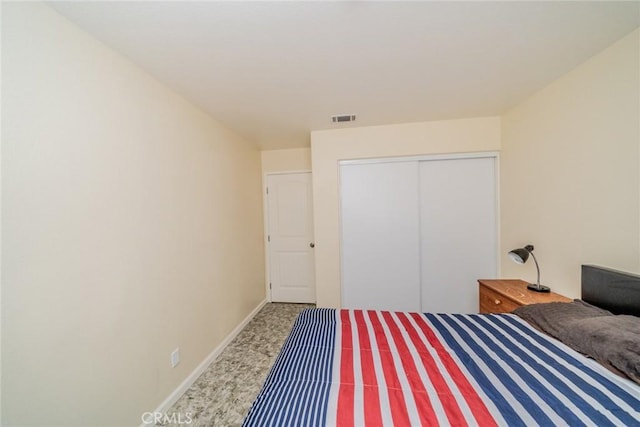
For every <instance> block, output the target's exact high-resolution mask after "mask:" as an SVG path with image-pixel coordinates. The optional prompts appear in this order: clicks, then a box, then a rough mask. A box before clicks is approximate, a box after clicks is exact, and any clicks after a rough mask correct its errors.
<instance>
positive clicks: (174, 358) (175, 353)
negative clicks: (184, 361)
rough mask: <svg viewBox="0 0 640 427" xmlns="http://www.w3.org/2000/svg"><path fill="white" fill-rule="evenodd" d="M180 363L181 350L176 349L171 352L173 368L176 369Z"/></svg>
mask: <svg viewBox="0 0 640 427" xmlns="http://www.w3.org/2000/svg"><path fill="white" fill-rule="evenodd" d="M178 363H180V348H176V349H175V350H173V351H172V352H171V367H172V368H175V367H176V366H178Z"/></svg>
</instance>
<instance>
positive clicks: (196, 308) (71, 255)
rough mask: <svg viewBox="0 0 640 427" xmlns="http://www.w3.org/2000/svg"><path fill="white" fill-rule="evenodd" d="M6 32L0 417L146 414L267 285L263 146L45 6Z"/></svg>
mask: <svg viewBox="0 0 640 427" xmlns="http://www.w3.org/2000/svg"><path fill="white" fill-rule="evenodd" d="M2 31H3V45H2V55H3V61H2V66H3V69H2V79H3V80H2V86H3V94H2V95H3V96H2V114H3V128H2V151H3V158H2V162H3V163H2V173H3V176H2V178H3V180H2V196H3V206H2V229H3V236H2V265H3V271H2V314H3V319H2V350H3V358H2V371H3V378H2V389H3V393H2V397H3V402H2V415H3V419H2V424H3V425H38V426H42V425H82V426H86V425H95V424H101V425H118V426H123V425H139V424H140V423H141V419H140V416H141V413H142V412H143V411H150V410H153V409H155V408H156V407H157V406H158V405H159V404H160V403H161V402H162V401H163V400H164V399H165V398H166V397H167V396H168V395H169V393H171V392H172V391H173V390H174V389H175V388H176V387H177V386H178V385H179V384H180V383H181V382H182V381H183V380H184V379H185V378H186V377H187V375H188V374H189V373H190V372H191V371H192V370H193V369H194V368H195V367H196V366H197V365H198V364H199V363H200V362H201V361H203V360H204V358H205V357H206V356H207V355H208V354H209V353H210V352H211V351H212V350H213V349H214V348H215V347H216V346H217V345H218V344H219V343H220V342H221V341H222V340H223V338H224V337H225V336H227V335H228V334H229V332H230V331H232V330H233V329H234V328H235V327H236V326H237V325H238V324H239V323H240V322H241V321H242V320H243V319H244V318H245V317H246V316H247V315H248V314H249V313H250V312H251V311H252V310H253V309H254V308H255V307H256V306H257V305H258V304H259V303H260V302H261V301H262V300H264V298H265V290H264V284H263V283H264V261H263V260H264V253H263V246H262V235H263V230H262V209H261V195H260V193H261V191H260V170H261V168H260V153H259V152H258V151H257V150H256V149H255V148H254V147H253V146H252V145H250V144H249V143H247V142H246V141H244V140H242V139H241V138H239V137H238V136H237V135H236V134H234V133H232V132H231V131H229V130H227V129H225V128H224V127H222V126H221V125H219V124H218V123H217V122H215V121H213V120H212V119H211V118H210V117H209V116H207V115H205V114H204V113H203V112H201V111H200V110H198V109H196V108H195V107H193V106H192V105H191V104H189V103H187V102H186V101H185V100H184V99H182V98H180V97H179V96H177V95H176V94H175V93H173V92H171V91H170V90H168V89H167V88H166V87H165V86H163V85H161V84H160V83H158V82H157V81H156V80H154V79H153V78H151V77H150V76H149V75H148V74H146V73H144V72H142V71H141V70H140V69H139V68H137V67H136V66H134V65H133V64H131V63H130V62H129V61H127V60H125V59H124V58H123V57H121V56H120V55H118V54H116V53H114V52H113V51H111V50H110V49H108V48H106V47H105V46H104V45H102V44H100V43H99V42H97V41H96V40H95V39H93V38H91V37H89V36H88V35H86V34H85V33H84V32H82V31H80V30H79V29H78V28H77V27H75V26H74V25H72V24H70V23H69V22H68V21H66V20H65V19H64V18H62V17H61V16H59V15H58V14H56V13H55V12H53V11H52V10H51V9H49V8H48V7H47V6H45V5H42V4H39V3H4V4H3V13H2ZM176 347H180V351H181V356H182V361H181V363H180V364H179V365H178V366H177V367H176V368H175V369H172V368H171V366H170V363H169V354H170V352H171V351H172V350H173V349H174V348H176Z"/></svg>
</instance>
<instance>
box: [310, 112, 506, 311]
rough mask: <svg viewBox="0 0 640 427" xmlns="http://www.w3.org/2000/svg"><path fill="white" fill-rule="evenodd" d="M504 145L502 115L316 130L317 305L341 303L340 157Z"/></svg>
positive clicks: (477, 149) (313, 143) (313, 148)
mask: <svg viewBox="0 0 640 427" xmlns="http://www.w3.org/2000/svg"><path fill="white" fill-rule="evenodd" d="M499 149H500V118H499V117H485V118H474V119H462V120H446V121H438V122H421V123H408V124H401V125H388V126H371V127H362V128H348V129H338V130H327V131H314V132H312V133H311V157H312V169H313V204H314V230H315V242H316V249H315V256H316V294H317V303H318V305H319V306H322V307H340V235H339V229H340V218H339V186H338V162H339V161H340V160H345V159H362V158H374V157H394V156H414V155H423V154H443V153H461V152H481V151H495V150H499Z"/></svg>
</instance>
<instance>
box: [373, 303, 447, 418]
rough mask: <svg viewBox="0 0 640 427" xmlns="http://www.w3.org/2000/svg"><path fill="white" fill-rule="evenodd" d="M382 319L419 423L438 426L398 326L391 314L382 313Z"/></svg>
mask: <svg viewBox="0 0 640 427" xmlns="http://www.w3.org/2000/svg"><path fill="white" fill-rule="evenodd" d="M382 317H384V320H385V321H386V322H387V326H388V327H389V330H390V331H391V336H392V338H393V341H394V342H395V344H396V348H397V349H398V353H399V354H400V359H401V360H402V366H403V367H404V371H405V373H406V376H407V380H408V381H409V385H410V387H411V392H412V394H413V398H414V400H415V402H416V409H417V410H418V415H419V417H420V423H421V424H422V425H424V426H433V425H438V417H437V416H436V414H435V411H434V410H433V406H432V405H431V399H429V395H428V394H427V390H426V388H425V386H424V383H423V382H422V379H421V378H420V374H419V373H418V369H417V368H416V365H415V363H414V361H413V357H412V355H411V352H410V350H409V347H408V346H407V343H406V342H405V340H404V337H403V336H402V332H400V328H398V325H396V323H395V321H394V320H393V317H392V315H391V313H389V312H388V311H385V312H383V313H382Z"/></svg>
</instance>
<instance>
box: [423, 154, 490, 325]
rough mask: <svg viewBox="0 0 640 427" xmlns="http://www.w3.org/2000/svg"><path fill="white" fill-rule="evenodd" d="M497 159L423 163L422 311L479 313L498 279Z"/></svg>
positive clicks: (486, 158)
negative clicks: (486, 289)
mask: <svg viewBox="0 0 640 427" xmlns="http://www.w3.org/2000/svg"><path fill="white" fill-rule="evenodd" d="M495 180H496V178H495V158H493V157H485V158H466V159H465V158H463V159H452V160H433V161H424V162H420V242H421V263H420V265H421V272H422V273H421V275H422V277H421V288H422V298H421V300H422V311H424V312H446V313H477V311H478V284H477V279H480V278H493V277H496V273H497V272H496V268H497V259H496V257H497V244H498V243H497V229H496V227H497V224H496V218H497V217H496V181H495Z"/></svg>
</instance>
